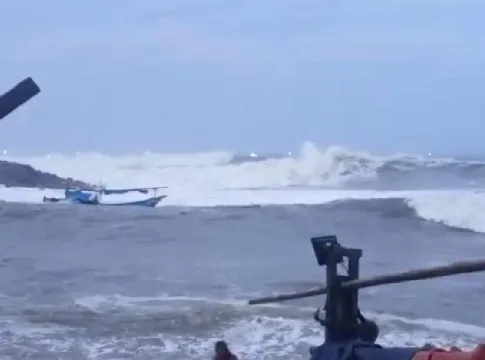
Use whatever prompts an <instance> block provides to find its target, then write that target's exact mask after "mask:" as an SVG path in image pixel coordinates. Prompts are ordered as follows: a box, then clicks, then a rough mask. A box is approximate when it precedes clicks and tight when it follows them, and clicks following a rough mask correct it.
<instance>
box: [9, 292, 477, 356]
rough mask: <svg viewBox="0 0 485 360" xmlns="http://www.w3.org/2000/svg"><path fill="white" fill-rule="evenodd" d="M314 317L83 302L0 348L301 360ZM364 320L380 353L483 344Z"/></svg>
mask: <svg viewBox="0 0 485 360" xmlns="http://www.w3.org/2000/svg"><path fill="white" fill-rule="evenodd" d="M313 311H314V308H313V307H301V306H300V307H298V306H291V305H289V306H287V305H265V306H256V307H247V306H245V304H244V301H242V300H230V299H228V300H218V299H210V298H197V297H173V296H163V295H161V296H158V297H152V298H146V297H126V296H122V295H118V294H113V295H110V296H101V295H98V296H87V297H80V298H78V299H74V301H71V302H68V303H66V304H64V305H62V306H33V307H32V306H30V307H29V306H27V307H26V308H24V310H23V311H22V315H21V316H22V318H23V320H24V321H25V327H22V326H21V325H20V324H19V323H17V324H16V325H15V327H14V326H10V329H9V331H6V332H5V334H3V335H5V336H3V337H2V341H1V342H2V343H4V344H6V345H7V344H8V345H9V347H10V348H11V347H12V345H13V344H17V345H18V351H19V353H18V354H13V353H12V350H10V354H8V355H13V356H17V355H20V353H21V352H22V351H23V350H22V344H23V343H24V342H27V341H29V343H30V344H31V345H30V346H31V347H32V344H33V343H37V344H36V346H40V347H43V349H44V351H46V352H47V353H51V354H52V355H54V354H56V355H57V356H58V355H59V354H64V355H67V356H69V355H71V356H73V355H75V354H76V355H77V356H79V353H84V354H86V355H88V356H89V358H105V357H109V358H113V356H114V357H119V356H121V357H132V356H136V354H137V352H139V351H142V352H143V353H144V354H145V356H146V355H147V354H150V355H151V356H157V355H158V356H163V358H164V359H171V358H172V357H171V356H173V358H174V359H175V358H180V356H186V357H187V358H190V357H193V358H203V357H209V356H210V354H211V350H212V345H213V343H214V341H215V340H218V339H220V338H221V337H224V338H225V339H226V340H227V341H228V342H230V344H231V345H232V346H233V348H234V350H235V351H236V352H237V353H238V354H240V355H241V357H244V358H247V359H270V358H271V359H285V358H287V357H288V356H292V357H293V358H301V359H305V358H308V355H307V354H308V347H309V346H310V345H317V344H320V343H321V342H322V339H323V331H322V329H321V327H320V326H319V325H318V324H316V323H315V322H314V321H312V320H311V318H312V313H313ZM367 315H368V316H369V317H371V318H373V319H375V320H376V321H377V322H378V323H379V325H380V327H381V338H380V339H381V343H383V344H385V345H391V346H392V345H394V346H398V345H401V346H403V345H405V346H421V345H423V344H424V343H426V342H431V343H434V344H436V345H441V346H447V345H449V344H450V343H453V344H455V345H457V346H461V347H465V348H466V347H472V346H474V344H475V343H476V342H477V341H479V340H480V338H483V337H484V336H485V329H484V328H482V327H480V326H475V325H469V324H462V323H458V322H452V321H445V320H438V319H411V318H406V317H402V316H396V315H390V314H383V313H371V314H367ZM36 324H38V326H36ZM41 324H42V327H41V326H40V325H41ZM48 324H50V325H48ZM80 334H82V338H83V340H82V341H80V339H79V335H80ZM0 354H2V355H7V354H4V353H2V351H0ZM22 354H23V355H24V356H25V355H27V354H25V353H22ZM298 355H299V356H298ZM295 356H296V357H295ZM76 358H77V357H76Z"/></svg>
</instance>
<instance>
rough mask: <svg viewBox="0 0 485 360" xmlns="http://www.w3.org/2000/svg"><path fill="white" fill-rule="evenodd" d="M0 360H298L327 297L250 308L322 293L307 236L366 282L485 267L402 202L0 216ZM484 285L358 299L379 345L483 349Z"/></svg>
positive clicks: (433, 286) (2, 209) (34, 209)
mask: <svg viewBox="0 0 485 360" xmlns="http://www.w3.org/2000/svg"><path fill="white" fill-rule="evenodd" d="M0 234H1V235H0V241H1V244H2V253H1V262H0V293H1V297H0V332H1V337H0V342H1V345H0V357H1V358H4V359H19V358H33V359H72V360H74V359H167V360H170V359H184V360H185V359H208V358H209V356H210V352H211V350H212V344H213V341H215V340H217V339H220V338H225V339H226V340H227V341H228V342H229V344H230V345H231V346H232V347H233V348H234V350H235V351H236V352H237V353H238V354H239V355H240V356H241V358H242V359H249V360H251V359H274V360H278V359H288V358H291V359H306V358H307V354H308V345H309V344H318V343H319V342H321V339H322V336H323V333H322V330H321V329H320V328H319V326H318V325H317V324H316V323H314V322H313V321H312V320H311V314H312V312H313V310H314V308H315V307H317V306H318V305H322V304H323V301H324V299H323V298H319V299H318V298H316V299H308V300H305V301H304V302H297V303H295V302H292V303H286V304H285V305H278V306H260V307H248V306H246V305H245V303H244V301H243V300H245V299H248V298H251V297H257V296H259V295H266V294H271V293H275V292H288V291H292V290H302V289H306V288H309V287H313V286H315V285H316V284H318V283H320V282H323V276H324V271H323V269H322V268H319V267H318V266H317V265H316V261H315V259H314V257H313V253H312V248H311V245H310V240H309V238H310V237H311V236H313V235H323V234H337V235H338V236H339V238H340V240H341V242H342V243H344V244H345V245H351V246H358V247H362V248H363V249H364V258H363V260H362V263H363V269H362V274H363V275H370V274H377V273H382V272H386V271H390V270H405V269H409V268H412V267H424V266H429V265H436V264H439V263H447V262H451V261H455V260H459V259H469V258H476V257H477V256H480V254H482V256H485V235H483V234H478V233H473V232H467V231H462V230H457V229H453V228H450V227H446V226H444V225H440V224H437V223H433V222H428V221H424V220H422V219H420V218H418V217H416V216H415V214H414V211H413V210H412V209H410V208H409V207H408V206H407V205H406V204H405V203H404V201H403V200H400V199H380V200H379V199H370V200H353V201H337V202H332V203H328V204H324V205H307V206H268V207H220V208H177V207H162V208H156V209H132V208H131V209H108V208H89V207H71V206H63V205H59V206H43V205H36V204H7V203H3V204H0ZM484 294H485V274H475V275H464V276H457V277H453V278H448V279H441V280H434V281H425V282H416V283H409V284H400V285H393V286H388V287H380V288H374V289H370V290H365V291H362V295H361V308H362V310H363V311H364V312H368V313H369V314H370V315H369V316H370V317H373V318H374V319H376V320H377V321H378V323H379V324H380V326H381V333H382V336H381V342H383V343H384V344H423V343H424V342H430V341H431V342H435V343H439V344H446V343H447V342H450V341H451V342H453V343H455V344H458V345H464V346H467V345H468V346H470V345H473V344H474V343H475V342H476V341H479V340H484V339H485V312H484V311H483V296H484Z"/></svg>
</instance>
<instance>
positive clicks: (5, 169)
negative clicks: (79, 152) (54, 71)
mask: <svg viewBox="0 0 485 360" xmlns="http://www.w3.org/2000/svg"><path fill="white" fill-rule="evenodd" d="M0 184H2V185H4V186H5V187H30V188H51V189H61V188H66V187H82V188H92V187H93V186H92V185H90V184H87V183H85V182H83V181H79V180H74V179H72V178H66V179H65V178H61V177H59V176H57V175H54V174H51V173H47V172H43V171H40V170H36V169H34V168H33V167H32V166H30V165H25V164H19V163H15V162H10V161H4V160H0Z"/></svg>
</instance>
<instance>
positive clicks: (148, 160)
mask: <svg viewBox="0 0 485 360" xmlns="http://www.w3.org/2000/svg"><path fill="white" fill-rule="evenodd" d="M2 158H3V159H5V160H11V161H17V162H22V163H27V164H30V165H32V166H34V167H36V168H38V169H40V170H43V171H48V172H52V173H55V174H57V175H59V176H63V177H73V178H76V179H81V180H85V181H88V182H91V183H95V184H97V183H99V182H103V183H104V184H106V185H108V186H109V187H138V186H158V185H165V186H168V187H169V189H167V191H166V193H167V194H168V198H166V199H165V200H164V201H163V202H162V203H161V204H160V205H161V206H163V205H177V206H224V205H255V204H262V205H265V204H321V203H326V202H330V201H334V200H337V199H372V198H391V197H392V198H395V197H397V198H403V199H407V203H408V204H409V205H410V206H411V207H413V208H414V209H415V210H416V212H417V215H419V216H421V217H423V218H425V219H429V220H434V221H438V222H442V223H444V224H448V225H451V226H457V227H462V228H465V229H470V230H474V231H479V232H485V225H484V224H485V194H483V193H479V192H477V191H472V190H449V191H442V190H440V191H430V190H428V191H417V190H416V191H407V190H401V191H373V190H365V191H364V190H360V191H357V190H343V189H342V188H340V189H336V187H338V186H341V185H343V184H345V183H346V182H347V181H349V180H356V179H357V180H358V179H373V178H376V177H377V176H378V171H379V169H382V167H383V166H388V165H389V164H391V163H392V166H393V167H394V169H398V170H402V171H404V172H406V171H408V172H409V171H413V169H415V168H420V167H421V168H423V167H426V168H438V167H440V166H443V167H445V168H446V166H449V165H450V164H457V163H458V164H459V165H460V166H461V165H462V164H472V163H471V162H468V163H463V162H458V161H455V160H453V159H443V158H441V159H433V158H430V157H425V156H412V155H406V154H397V155H393V156H380V157H376V156H372V155H370V154H368V153H363V152H352V151H348V150H345V149H342V148H338V147H330V148H328V149H320V148H318V147H317V146H315V145H314V144H312V143H306V144H304V145H303V146H302V148H301V150H300V152H299V153H298V154H297V155H296V156H294V157H290V156H288V157H283V158H272V159H267V160H263V161H259V162H254V161H253V162H242V163H234V162H233V161H232V160H233V154H231V153H229V152H225V151H215V152H209V153H197V154H154V153H149V152H147V153H144V154H141V155H131V156H110V155H103V154H96V153H86V154H74V155H64V154H50V155H44V156H36V157H14V156H11V155H9V156H8V157H7V156H6V155H4V156H3V157H2ZM44 195H46V196H62V193H61V192H59V191H54V190H36V189H20V188H8V189H7V188H0V200H5V201H19V202H33V203H39V202H41V201H42V197H43V196H44ZM139 199H141V197H140V195H139V194H129V195H122V196H110V197H105V198H104V200H105V201H106V202H119V201H131V200H139Z"/></svg>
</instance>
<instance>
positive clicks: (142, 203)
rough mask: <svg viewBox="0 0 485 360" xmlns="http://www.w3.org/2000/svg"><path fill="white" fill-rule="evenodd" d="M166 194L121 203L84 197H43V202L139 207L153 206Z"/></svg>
mask: <svg viewBox="0 0 485 360" xmlns="http://www.w3.org/2000/svg"><path fill="white" fill-rule="evenodd" d="M166 197H167V195H160V196H154V197H151V198H149V199H144V200H138V201H129V202H123V203H113V204H109V203H108V204H106V203H100V202H99V201H98V200H85V199H79V198H77V199H76V198H71V199H69V200H67V201H66V200H64V199H53V198H44V202H45V203H55V204H58V203H64V204H65V203H66V202H67V203H70V204H80V205H97V206H139V207H155V206H157V205H158V204H159V203H160V201H162V200H163V199H165V198H166Z"/></svg>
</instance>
